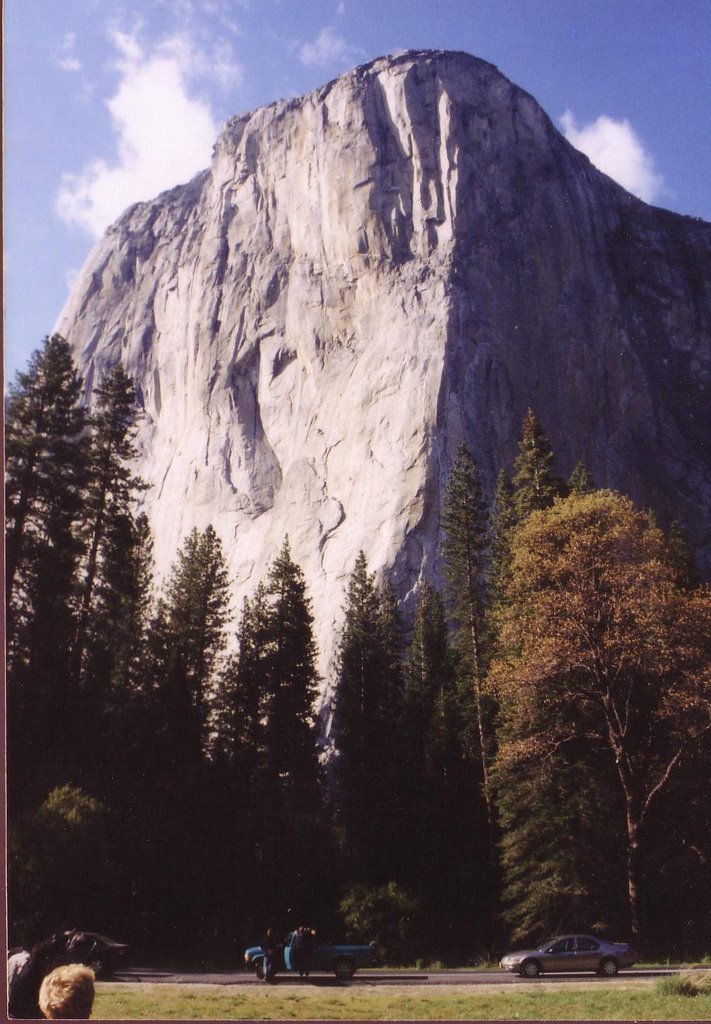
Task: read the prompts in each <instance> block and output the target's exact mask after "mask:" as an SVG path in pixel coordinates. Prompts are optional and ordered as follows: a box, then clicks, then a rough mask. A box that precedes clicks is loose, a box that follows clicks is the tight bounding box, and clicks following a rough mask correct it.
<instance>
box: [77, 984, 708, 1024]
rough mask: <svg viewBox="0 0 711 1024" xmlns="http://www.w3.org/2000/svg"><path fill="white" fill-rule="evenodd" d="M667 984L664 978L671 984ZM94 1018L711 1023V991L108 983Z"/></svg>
mask: <svg viewBox="0 0 711 1024" xmlns="http://www.w3.org/2000/svg"><path fill="white" fill-rule="evenodd" d="M665 980H666V979H665ZM93 1017H94V1019H95V1020H183V1021H189V1020H471V1021H475V1020H591V1019H593V1020H629V1021H632V1020H640V1021H642V1020H657V1021H658V1020H665V1021H666V1020H668V1021H674V1020H700V1021H708V1020H711V993H708V992H703V991H702V992H698V993H696V994H691V993H689V994H684V991H683V988H682V989H681V990H679V989H678V988H675V987H673V986H666V988H665V987H664V986H661V985H660V984H659V983H655V982H652V981H637V980H634V981H625V980H622V979H617V980H615V981H614V982H610V983H609V984H602V983H600V982H568V983H566V984H565V985H563V986H561V985H559V984H554V983H547V982H537V983H535V984H532V985H523V984H522V985H520V986H514V985H495V984H494V985H486V986H482V987H473V986H468V985H447V984H444V985H409V984H407V985H392V986H390V985H388V986H387V987H386V986H383V985H377V984H376V985H353V986H333V987H328V988H323V987H312V986H309V985H298V986H294V985H282V986H280V985H279V984H278V983H277V984H276V985H275V986H273V987H267V986H256V985H175V984H170V983H166V984H156V983H135V984H134V983H114V982H104V983H99V984H98V986H97V998H96V1003H95V1006H94V1014H93Z"/></svg>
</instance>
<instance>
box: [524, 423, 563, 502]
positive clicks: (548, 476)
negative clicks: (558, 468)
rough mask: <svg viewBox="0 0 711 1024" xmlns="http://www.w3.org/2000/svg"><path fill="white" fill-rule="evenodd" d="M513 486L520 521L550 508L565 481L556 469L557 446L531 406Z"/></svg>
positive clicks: (525, 424)
mask: <svg viewBox="0 0 711 1024" xmlns="http://www.w3.org/2000/svg"><path fill="white" fill-rule="evenodd" d="M513 485H514V506H515V508H516V514H517V516H518V519H519V520H522V519H525V517H526V516H527V515H529V514H530V513H531V512H533V511H535V510H537V509H543V508H548V506H549V505H552V504H553V499H554V498H556V497H557V496H558V495H560V494H561V493H562V485H561V482H560V480H559V479H558V478H557V476H556V475H555V472H554V470H553V449H552V448H551V444H550V441H549V440H548V438H547V436H546V434H545V432H544V430H543V428H542V427H541V425H540V423H539V422H538V420H537V419H536V417H535V415H534V413H533V411H532V410H531V409H529V410H528V412H527V413H526V417H525V419H524V421H523V431H522V436H521V440H520V441H519V446H518V456H517V457H516V461H515V463H514V475H513Z"/></svg>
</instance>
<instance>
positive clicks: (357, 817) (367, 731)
mask: <svg viewBox="0 0 711 1024" xmlns="http://www.w3.org/2000/svg"><path fill="white" fill-rule="evenodd" d="M344 618H345V621H344V625H343V629H342V631H341V635H340V639H339V647H338V670H337V677H336V697H335V707H334V719H333V728H334V735H335V743H336V748H337V752H338V753H337V758H336V761H335V774H336V782H337V793H336V810H337V814H336V818H337V823H338V826H339V831H340V837H341V844H342V848H343V850H344V853H345V856H346V860H347V861H348V862H349V864H350V869H351V870H352V871H355V872H359V873H360V876H361V877H360V880H362V881H370V882H381V881H385V880H386V876H387V874H388V871H389V869H390V867H391V858H390V853H389V838H390V837H389V833H388V829H389V828H391V825H392V813H393V808H392V804H391V803H390V801H389V799H388V797H387V794H384V798H383V800H382V801H381V800H378V801H377V803H376V804H375V805H374V803H373V799H372V793H373V783H374V780H378V785H379V780H380V778H381V777H384V778H385V779H388V778H389V776H390V772H391V768H390V764H391V762H390V757H391V754H392V751H391V747H390V738H391V736H392V733H393V720H394V719H393V715H392V710H393V709H392V707H391V704H390V701H391V699H392V691H391V688H390V685H389V683H388V678H389V672H390V671H391V666H392V650H387V649H386V647H385V644H384V638H383V609H382V604H381V599H380V597H379V594H378V588H377V586H376V583H375V578H374V576H372V575H371V574H369V573H368V565H367V562H366V558H365V555H364V553H363V552H362V551H361V552H360V553H359V555H358V557H357V559H356V564H355V568H354V570H353V574H352V576H351V578H350V581H349V585H348V591H347V595H346V605H345V610H344ZM395 720H396V719H395Z"/></svg>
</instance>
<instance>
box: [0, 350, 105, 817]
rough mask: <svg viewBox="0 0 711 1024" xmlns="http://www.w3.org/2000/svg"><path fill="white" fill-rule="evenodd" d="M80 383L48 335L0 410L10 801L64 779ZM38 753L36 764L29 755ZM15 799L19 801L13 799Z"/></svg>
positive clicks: (81, 442) (80, 473) (81, 434)
mask: <svg viewBox="0 0 711 1024" xmlns="http://www.w3.org/2000/svg"><path fill="white" fill-rule="evenodd" d="M81 388H82V382H81V379H80V377H79V376H78V374H77V372H76V369H75V367H74V364H73V362H72V358H71V353H70V349H69V346H68V344H67V342H66V341H65V340H64V339H63V338H61V337H59V336H58V335H53V336H52V337H51V338H47V339H45V342H44V347H43V348H42V349H41V350H40V351H38V352H35V353H34V355H33V356H32V358H31V360H30V365H29V368H28V371H27V372H26V373H19V374H18V376H17V381H16V384H15V386H14V387H13V388H12V389H11V392H10V398H9V402H8V407H7V428H6V429H7V433H6V528H7V546H6V555H7V563H6V588H7V589H6V595H7V597H6V599H7V606H6V607H7V619H6V626H7V655H8V660H7V666H8V676H7V701H8V721H9V730H8V759H9V765H10V780H11V781H10V793H9V795H10V799H11V802H13V803H14V802H15V799H16V798H17V800H18V801H19V802H22V801H23V800H25V801H26V800H27V799H31V798H33V797H36V796H39V795H41V794H42V793H43V792H46V791H47V787H48V786H49V785H51V784H53V783H54V782H56V781H57V780H58V778H59V776H60V775H61V776H62V779H61V781H67V779H68V778H69V770H70V766H69V762H68V759H67V758H68V754H69V753H70V751H71V746H72V744H71V734H70V731H69V730H70V727H71V724H72V722H73V719H74V715H73V711H72V706H73V702H74V698H73V695H72V693H71V690H70V688H69V687H68V684H67V681H68V677H69V651H70V646H71V640H72V634H73V629H74V618H73V615H74V584H75V571H76V566H77V561H78V558H79V554H80V550H81V548H80V544H79V541H78V538H77V533H76V531H77V524H78V520H79V517H80V514H81V495H82V485H83V479H84V467H85V464H86V440H85V426H86V418H85V414H84V412H83V410H82V408H81V405H80V397H81ZM37 750H41V751H42V759H41V765H38V764H37V763H36V761H34V762H33V760H32V758H33V752H36V751H37ZM21 794H24V795H21Z"/></svg>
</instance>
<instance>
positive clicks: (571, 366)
mask: <svg viewBox="0 0 711 1024" xmlns="http://www.w3.org/2000/svg"><path fill="white" fill-rule="evenodd" d="M57 330H59V331H60V332H61V333H62V334H64V335H65V336H66V337H67V338H68V339H69V340H70V341H71V343H72V344H73V346H74V348H75V351H76V354H77V357H78V360H79V364H80V367H81V370H82V373H83V374H84V375H85V378H86V382H87V393H90V391H91V388H92V386H93V385H95V384H96V383H97V382H98V381H99V380H100V379H101V378H102V377H103V375H104V374H105V373H106V372H107V371H108V370H109V369H110V368H111V367H112V366H113V365H114V364H115V363H116V362H117V361H119V360H120V361H121V362H122V363H123V364H124V365H125V367H126V369H127V370H128V372H129V373H131V374H132V375H133V376H134V378H135V380H136V382H137V385H138V394H139V400H140V403H141V406H142V410H143V411H142V415H141V420H140V434H139V439H138V440H139V445H140V451H141V461H140V466H139V467H138V469H139V472H140V473H141V474H142V475H143V477H144V478H145V479H146V480H147V481H148V482H149V484H150V489H149V490H148V491H147V492H146V495H145V504H146V508H147V511H148V513H149V515H150V518H151V521H152V525H153V529H154V531H155V536H156V555H157V561H158V567H159V569H160V571H161V572H162V573H165V572H167V571H168V569H169V568H170V565H171V563H172V561H173V559H174V558H175V555H176V552H177V550H178V547H179V545H180V543H181V541H182V539H183V538H184V536H185V534H186V533H187V531H189V530H190V529H191V528H192V527H193V526H198V527H199V528H204V527H205V526H207V524H208V523H212V524H213V525H214V526H215V528H216V530H217V531H218V533H219V534H220V536H221V538H222V540H223V542H224V545H225V548H226V552H227V555H228V558H229V566H230V571H231V573H232V576H233V578H234V581H235V582H234V592H235V609H239V605H240V602H241V596H242V595H244V594H251V592H252V591H253V589H254V587H255V586H256V584H257V582H258V581H259V580H260V579H262V578H263V577H264V575H265V573H266V569H267V566H268V565H269V563H270V561H271V560H272V558H273V556H274V554H275V551H276V549H277V548H278V547H279V546H280V544H281V542H282V540H283V538H284V536H285V535H286V534H288V535H289V538H290V542H291V546H292V552H293V555H294V557H295V559H296V560H297V561H298V562H299V563H300V564H301V565H302V567H303V568H304V571H305V573H306V576H307V579H308V583H309V588H310V594H311V597H312V599H313V606H314V612H315V616H316V621H317V625H318V635H319V641H320V645H321V649H322V658H323V664H324V665H326V663H327V661H328V659H329V656H330V654H331V653H332V627H333V624H334V622H337V621H339V620H340V615H341V608H342V605H343V595H344V586H345V584H346V582H347V578H348V576H349V574H350V572H351V570H352V568H353V564H354V560H355V557H356V555H357V553H358V552H359V550H361V549H362V550H363V551H364V552H365V554H366V556H367V559H368V563H369V566H370V567H371V569H374V570H379V571H384V572H386V573H387V574H388V575H389V576H390V578H391V579H392V580H393V581H394V583H395V585H396V588H397V590H398V593H399V595H400V597H401V598H402V599H403V601H404V602H405V605H407V602H408V598H409V597H410V596H411V595H412V593H413V591H414V589H415V588H416V587H417V583H418V580H420V579H421V578H422V577H423V576H429V575H431V574H432V573H433V572H435V569H436V548H437V542H438V528H439V526H438V524H439V514H440V506H441V501H442V496H443V487H444V483H445V481H446V477H447V472H448V469H449V467H450V465H451V460H452V457H453V454H454V452H455V450H456V447H457V445H458V444H459V442H460V441H462V440H465V441H467V442H468V443H469V445H470V446H471V448H472V450H473V451H474V453H475V455H476V458H477V460H478V462H479V465H480V468H481V471H482V474H483V477H484V480H485V482H486V485H487V487H488V488H489V489H491V487H492V485H493V481H494V478H495V475H496V472H497V470H498V468H499V467H500V466H502V465H503V466H506V467H508V468H510V466H511V462H512V459H513V457H514V454H515V451H516V441H517V438H518V436H519V433H520V428H521V423H522V420H523V417H524V414H525V412H526V409H527V408H528V407H529V406H531V407H533V409H534V410H535V411H536V414H537V416H538V418H539V419H540V421H541V422H542V424H543V426H544V428H545V430H546V431H547V433H548V435H549V436H550V438H551V440H552V442H553V445H554V448H555V450H556V453H557V456H558V463H559V469H560V471H561V473H563V474H566V473H568V472H569V471H570V470H571V469H572V467H573V465H574V463H575V462H576V461H577V460H578V459H582V460H583V461H584V462H585V464H586V466H587V468H588V469H589V471H590V472H591V474H592V476H593V478H594V480H595V482H596V483H597V484H598V485H605V486H611V487H617V488H620V489H621V490H624V491H625V492H627V493H629V494H630V495H631V496H632V497H633V498H634V499H635V500H636V501H637V502H639V503H642V504H643V505H649V506H651V507H653V508H654V509H655V510H656V511H657V513H658V514H659V516H660V519H661V520H662V521H663V522H668V520H669V519H670V518H678V519H679V520H681V521H682V522H683V523H684V524H685V525H686V527H687V528H688V530H689V532H690V534H691V538H692V540H693V542H694V544H695V546H696V549H697V551H698V552H700V553H702V555H703V553H704V550H705V557H706V559H707V562H706V566H707V568H709V559H711V555H709V552H708V541H709V533H710V526H711V522H710V520H711V512H710V511H709V510H710V509H711V444H710V442H711V402H710V401H709V397H710V381H711V352H710V344H709V339H710V336H711V226H710V225H708V224H706V223H703V222H700V221H696V220H693V219H691V218H686V217H681V216H678V215H675V214H671V213H668V212H666V211H663V210H660V209H655V208H652V207H649V206H646V205H645V204H644V203H642V202H640V201H639V200H637V199H635V198H634V197H633V196H631V195H629V194H628V193H627V192H626V191H625V190H624V189H622V188H621V187H619V186H618V185H616V184H615V183H614V182H612V181H611V180H610V179H609V178H607V177H605V176H604V175H603V174H601V173H600V172H598V171H597V170H595V169H594V168H593V167H592V165H591V164H590V162H589V161H588V160H587V158H586V157H585V156H583V155H582V154H580V153H579V152H577V151H576V150H575V149H573V148H572V147H571V146H570V145H569V144H568V143H567V142H566V140H565V139H564V138H563V137H562V136H561V135H560V134H559V132H558V131H557V130H556V128H555V127H554V126H553V124H552V123H551V121H550V120H549V118H548V117H547V116H546V114H545V113H544V112H543V111H542V110H541V108H540V107H539V106H538V104H537V103H536V102H535V100H534V99H532V98H531V97H530V96H529V95H527V94H526V93H524V92H523V91H521V90H520V89H519V88H517V87H516V86H515V85H513V84H512V83H511V82H509V81H508V80H507V79H506V78H505V77H504V76H503V75H501V74H500V73H499V72H498V71H497V70H496V68H494V67H493V66H491V65H490V64H487V63H484V62H483V61H480V60H477V59H475V58H473V57H470V56H468V55H466V54H462V53H447V52H430V51H428V52H411V53H407V54H404V55H401V56H398V57H392V58H382V59H379V60H375V61H373V62H372V63H370V64H367V65H365V66H363V67H360V68H357V69H355V70H354V71H352V72H350V73H349V74H346V75H344V76H343V77H341V78H339V79H337V80H336V81H334V82H331V83H329V84H328V85H326V86H324V87H323V88H321V89H319V90H317V91H315V92H313V93H311V94H309V95H307V96H305V97H303V98H301V99H296V100H290V101H284V102H277V103H274V104H272V105H270V106H267V107H264V108H261V109H259V110H256V111H254V112H253V113H250V114H246V115H244V116H239V117H235V118H233V119H232V120H231V121H230V122H228V124H227V126H226V128H225V130H224V132H223V133H222V135H221V136H220V138H219V139H218V141H217V144H216V146H215V150H214V156H213V160H212V165H211V167H210V168H209V170H206V171H205V172H204V173H203V174H201V175H199V176H198V177H197V178H195V179H194V180H193V181H191V182H190V183H189V184H187V185H185V186H181V187H179V188H175V189H173V190H172V191H170V192H168V193H165V194H163V195H161V196H159V197H158V198H157V199H155V200H154V201H152V202H149V203H144V204H140V205H137V206H134V207H132V208H131V209H130V210H128V211H127V212H126V213H125V214H124V215H123V216H122V217H121V219H120V220H119V221H118V222H117V223H116V224H115V225H114V226H113V227H112V228H110V229H109V231H108V232H107V234H106V236H105V237H104V239H103V240H102V241H101V242H100V243H99V244H98V245H97V247H96V248H95V250H94V251H93V253H92V254H91V256H90V257H89V260H88V262H87V264H86V266H85V268H84V270H83V272H82V274H81V276H80V279H79V280H78V282H77V283H76V285H75V287H74V289H73V292H72V294H71V296H70V298H69V300H68V302H67V305H66V307H65V309H64V311H63V312H62V314H61V316H60V318H59V321H58V323H57Z"/></svg>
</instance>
